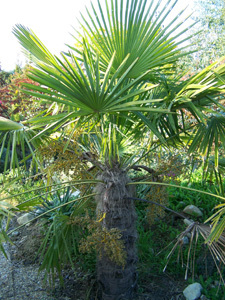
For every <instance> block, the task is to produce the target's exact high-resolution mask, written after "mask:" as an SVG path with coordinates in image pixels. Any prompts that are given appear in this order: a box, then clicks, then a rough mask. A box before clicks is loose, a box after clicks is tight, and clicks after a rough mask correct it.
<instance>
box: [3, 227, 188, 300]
mask: <svg viewBox="0 0 225 300" xmlns="http://www.w3.org/2000/svg"><path fill="white" fill-rule="evenodd" d="M38 228H39V227H38V226H37V224H33V225H30V226H25V227H22V228H20V229H19V230H18V231H17V232H14V233H15V234H14V236H13V238H12V241H13V245H10V244H8V245H6V250H7V254H8V256H9V259H8V260H6V259H5V257H4V256H3V254H2V253H1V258H0V269H1V274H0V277H1V280H0V299H1V300H6V299H7V300H20V299H21V300H22V299H23V300H33V299H39V300H72V299H74V300H95V299H97V293H98V291H97V285H96V281H95V277H94V275H93V274H90V273H89V274H88V273H87V274H85V273H84V272H83V271H81V270H79V269H78V270H77V275H76V277H77V278H74V274H73V272H71V271H70V270H64V274H63V277H64V287H61V286H60V283H59V281H58V280H56V283H55V287H54V288H51V287H50V285H49V284H44V281H43V279H44V273H43V272H41V273H38V269H39V265H38V262H37V261H36V260H35V256H36V253H37V250H38V248H39V246H40V241H41V235H40V232H39V230H38ZM187 284H188V283H187V282H186V281H184V280H183V278H180V279H179V280H178V279H177V278H173V277H171V276H169V275H168V274H167V273H162V274H160V275H158V274H157V275H156V274H152V273H151V270H149V273H148V275H147V276H146V275H145V276H144V277H143V276H142V277H141V282H139V290H138V294H137V298H136V299H137V300H183V299H185V298H184V296H183V294H182V291H183V289H184V288H185V287H186V286H187Z"/></svg>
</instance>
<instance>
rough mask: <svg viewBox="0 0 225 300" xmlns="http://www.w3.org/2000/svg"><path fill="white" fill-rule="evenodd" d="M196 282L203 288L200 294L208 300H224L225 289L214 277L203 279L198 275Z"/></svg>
mask: <svg viewBox="0 0 225 300" xmlns="http://www.w3.org/2000/svg"><path fill="white" fill-rule="evenodd" d="M198 280H199V283H200V284H201V285H202V287H203V290H202V294H203V295H205V296H206V297H207V298H208V299H211V300H222V299H224V293H225V287H224V286H223V285H222V284H221V282H219V281H218V279H217V277H216V276H215V275H214V276H210V277H208V278H204V277H203V276H202V275H200V276H199V279H198Z"/></svg>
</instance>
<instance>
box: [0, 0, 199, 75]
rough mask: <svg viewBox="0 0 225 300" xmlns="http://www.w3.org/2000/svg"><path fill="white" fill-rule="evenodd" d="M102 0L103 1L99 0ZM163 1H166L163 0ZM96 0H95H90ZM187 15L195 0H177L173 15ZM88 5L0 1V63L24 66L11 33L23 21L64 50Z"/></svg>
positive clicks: (83, 0) (70, 0) (74, 0)
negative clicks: (182, 13) (184, 10)
mask: <svg viewBox="0 0 225 300" xmlns="http://www.w3.org/2000/svg"><path fill="white" fill-rule="evenodd" d="M101 1H102V2H103V3H104V0H100V3H101ZM149 1H150V0H149ZM163 1H166V0H163ZM92 2H93V3H96V2H97V0H92ZM187 2H188V4H189V7H188V8H187V9H186V14H189V13H190V12H191V11H192V9H193V7H194V5H193V2H194V0H189V1H186V0H178V4H177V5H176V9H175V10H174V13H173V15H174V14H175V13H176V12H178V11H180V10H181V9H183V8H184V7H186V5H187ZM85 6H87V7H90V0H38V1H34V0H7V1H2V3H1V17H0V41H1V42H0V66H1V69H2V70H4V71H12V70H13V69H14V68H15V66H16V65H17V64H18V65H20V66H23V65H24V63H25V61H26V59H25V57H24V54H23V53H22V50H21V46H20V45H19V42H18V41H17V39H16V37H15V36H14V35H13V33H12V30H13V27H14V26H15V25H16V24H22V25H24V26H26V27H28V28H30V29H32V30H33V31H34V33H35V34H36V35H37V36H38V38H39V39H40V40H41V41H42V42H43V43H44V45H45V46H47V48H48V49H49V50H50V51H51V52H53V53H54V54H59V53H60V51H63V50H66V49H67V48H66V46H65V44H70V45H71V44H73V41H74V40H73V38H72V36H71V34H74V29H73V27H74V28H76V29H79V23H78V21H77V18H79V19H80V12H85Z"/></svg>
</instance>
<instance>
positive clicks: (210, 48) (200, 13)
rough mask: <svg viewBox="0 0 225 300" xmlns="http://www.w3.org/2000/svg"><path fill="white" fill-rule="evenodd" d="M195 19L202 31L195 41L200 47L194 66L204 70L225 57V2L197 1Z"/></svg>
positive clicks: (195, 56)
mask: <svg viewBox="0 0 225 300" xmlns="http://www.w3.org/2000/svg"><path fill="white" fill-rule="evenodd" d="M194 19H195V20H197V21H198V22H199V23H198V26H197V27H196V30H200V31H201V33H200V34H199V35H197V36H195V37H194V39H193V42H194V43H195V44H197V46H198V47H197V50H198V51H197V53H196V54H195V55H194V64H195V65H197V67H198V68H204V67H206V66H207V65H209V64H210V63H211V62H212V61H215V60H216V59H218V58H219V57H222V56H224V55H225V1H224V0H195V6H194Z"/></svg>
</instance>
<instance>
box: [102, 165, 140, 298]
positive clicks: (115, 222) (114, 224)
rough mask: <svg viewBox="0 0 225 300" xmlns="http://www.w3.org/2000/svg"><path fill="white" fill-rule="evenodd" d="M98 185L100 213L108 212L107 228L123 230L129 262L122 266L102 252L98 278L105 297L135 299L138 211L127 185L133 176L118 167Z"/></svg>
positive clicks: (105, 223) (109, 172)
mask: <svg viewBox="0 0 225 300" xmlns="http://www.w3.org/2000/svg"><path fill="white" fill-rule="evenodd" d="M99 179H101V180H102V181H103V183H100V184H99V185H98V187H97V192H98V195H97V212H98V213H101V214H102V213H105V218H104V219H103V221H102V226H104V227H105V228H106V229H107V230H110V229H112V228H117V229H119V230H120V231H121V234H122V240H123V242H124V246H125V251H126V255H127V256H126V264H125V266H124V267H123V266H119V265H118V264H117V263H115V262H113V261H112V260H111V259H110V258H109V257H108V256H107V254H106V253H105V252H104V251H102V253H101V255H100V256H99V258H98V262H97V277H98V282H99V285H100V290H101V297H102V299H104V300H120V299H134V292H135V289H136V282H137V274H136V263H137V249H136V240H137V230H136V211H135V206H134V203H133V201H132V200H129V199H128V197H131V196H133V191H132V189H131V187H130V186H128V185H127V183H128V182H129V178H128V176H127V174H126V172H124V171H123V170H121V169H120V168H118V167H115V168H111V169H107V170H105V171H104V172H103V173H102V174H101V176H100V178H99Z"/></svg>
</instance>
